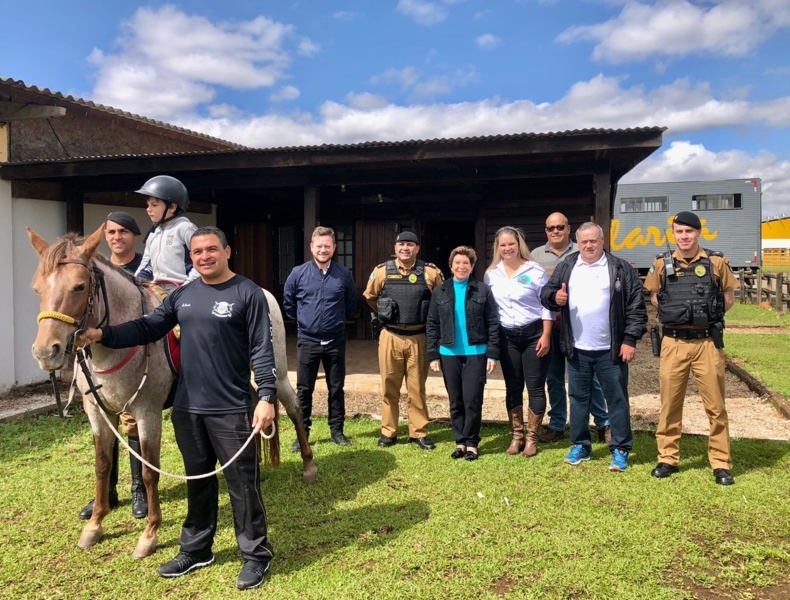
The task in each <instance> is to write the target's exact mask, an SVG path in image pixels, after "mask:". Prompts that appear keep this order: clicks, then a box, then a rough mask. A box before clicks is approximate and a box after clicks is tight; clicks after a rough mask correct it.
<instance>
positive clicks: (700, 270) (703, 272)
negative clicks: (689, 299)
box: [694, 265, 707, 277]
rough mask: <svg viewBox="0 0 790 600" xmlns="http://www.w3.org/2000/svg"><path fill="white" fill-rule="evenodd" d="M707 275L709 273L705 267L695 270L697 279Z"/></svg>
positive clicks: (700, 266)
mask: <svg viewBox="0 0 790 600" xmlns="http://www.w3.org/2000/svg"><path fill="white" fill-rule="evenodd" d="M705 273H707V271H706V270H705V267H703V266H702V265H699V266H698V267H697V268H696V269H694V274H695V275H696V276H697V277H702V276H703V275H705Z"/></svg>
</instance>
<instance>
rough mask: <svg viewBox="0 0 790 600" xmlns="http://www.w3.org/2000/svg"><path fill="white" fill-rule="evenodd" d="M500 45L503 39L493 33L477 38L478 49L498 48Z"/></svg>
mask: <svg viewBox="0 0 790 600" xmlns="http://www.w3.org/2000/svg"><path fill="white" fill-rule="evenodd" d="M500 43H502V39H501V38H498V37H497V36H495V35H494V34H492V33H484V34H483V35H480V36H477V37H476V38H475V44H477V47H478V48H482V49H484V50H489V49H491V48H496V47H497V46H499V44H500Z"/></svg>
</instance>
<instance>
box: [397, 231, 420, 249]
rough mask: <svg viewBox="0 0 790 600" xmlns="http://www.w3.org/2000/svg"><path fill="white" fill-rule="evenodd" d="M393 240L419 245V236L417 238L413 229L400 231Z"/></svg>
mask: <svg viewBox="0 0 790 600" xmlns="http://www.w3.org/2000/svg"><path fill="white" fill-rule="evenodd" d="M395 242H396V243H397V242H414V243H415V244H417V245H418V246H419V245H420V238H418V237H417V234H416V233H414V232H413V231H401V232H400V233H399V234H398V237H396V238H395Z"/></svg>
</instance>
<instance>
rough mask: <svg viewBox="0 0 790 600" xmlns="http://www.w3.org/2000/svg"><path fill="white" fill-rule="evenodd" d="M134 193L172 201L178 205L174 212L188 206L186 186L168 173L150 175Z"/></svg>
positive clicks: (182, 210) (184, 209)
mask: <svg viewBox="0 0 790 600" xmlns="http://www.w3.org/2000/svg"><path fill="white" fill-rule="evenodd" d="M135 193H137V194H142V195H143V196H146V197H147V196H153V197H154V198H159V200H163V201H165V202H172V203H173V204H175V205H176V206H177V207H178V210H176V214H178V213H182V212H186V211H187V208H189V193H187V188H186V186H184V184H183V183H181V182H180V181H179V180H178V179H176V178H175V177H170V175H157V176H156V177H151V179H149V180H148V181H146V182H145V183H144V184H143V187H141V188H140V189H139V190H136V191H135Z"/></svg>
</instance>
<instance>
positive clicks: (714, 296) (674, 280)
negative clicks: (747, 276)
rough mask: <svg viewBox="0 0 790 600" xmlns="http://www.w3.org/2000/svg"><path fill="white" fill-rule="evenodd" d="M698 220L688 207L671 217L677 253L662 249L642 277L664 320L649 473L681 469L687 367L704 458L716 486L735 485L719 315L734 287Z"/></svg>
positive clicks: (729, 303) (663, 473)
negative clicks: (705, 437)
mask: <svg viewBox="0 0 790 600" xmlns="http://www.w3.org/2000/svg"><path fill="white" fill-rule="evenodd" d="M701 230H702V223H701V222H700V219H699V217H698V216H697V215H695V214H694V213H693V212H688V211H683V212H680V213H678V214H677V215H675V218H674V220H673V222H672V234H673V236H674V237H675V242H676V243H677V250H675V251H674V252H672V253H671V254H670V253H666V254H659V255H658V256H657V257H656V260H655V261H654V262H653V265H652V266H651V267H650V273H649V274H648V276H647V279H646V280H645V288H647V290H648V291H649V292H650V301H651V302H652V303H653V306H655V307H656V308H657V309H658V318H659V320H660V321H661V324H662V325H663V331H662V333H663V340H661V344H660V355H661V362H660V364H661V366H660V384H661V415H660V417H659V423H658V429H657V430H656V442H657V443H658V461H659V462H658V465H657V466H656V468H655V469H653V471H652V472H651V475H652V476H653V477H658V478H664V477H669V476H670V475H672V474H673V473H677V471H678V462H679V459H680V450H679V444H680V433H681V423H682V418H683V400H684V399H685V396H686V385H687V384H688V378H689V370H691V372H692V373H694V379H695V380H696V382H697V387H698V388H699V393H700V396H701V397H702V402H703V404H704V406H705V412H706V413H707V415H708V419H709V420H710V438H709V442H708V460H709V461H710V466H711V467H712V468H713V475H714V478H715V481H716V483H718V484H719V485H732V484H733V483H735V481H734V480H733V478H732V475H731V473H730V469H731V468H732V459H731V457H730V431H729V423H728V420H727V409H726V408H725V406H724V352H723V351H722V349H723V348H724V338H723V332H724V313H725V312H727V311H728V310H729V309H730V308H732V305H733V304H734V303H735V293H734V290H735V288H736V287H737V286H738V284H737V281H736V279H735V276H734V275H733V274H732V271H731V269H730V264H729V261H728V260H727V259H726V258H725V256H724V255H723V254H722V253H721V252H715V251H711V250H706V249H705V248H702V247H700V245H699V238H700V234H701Z"/></svg>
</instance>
